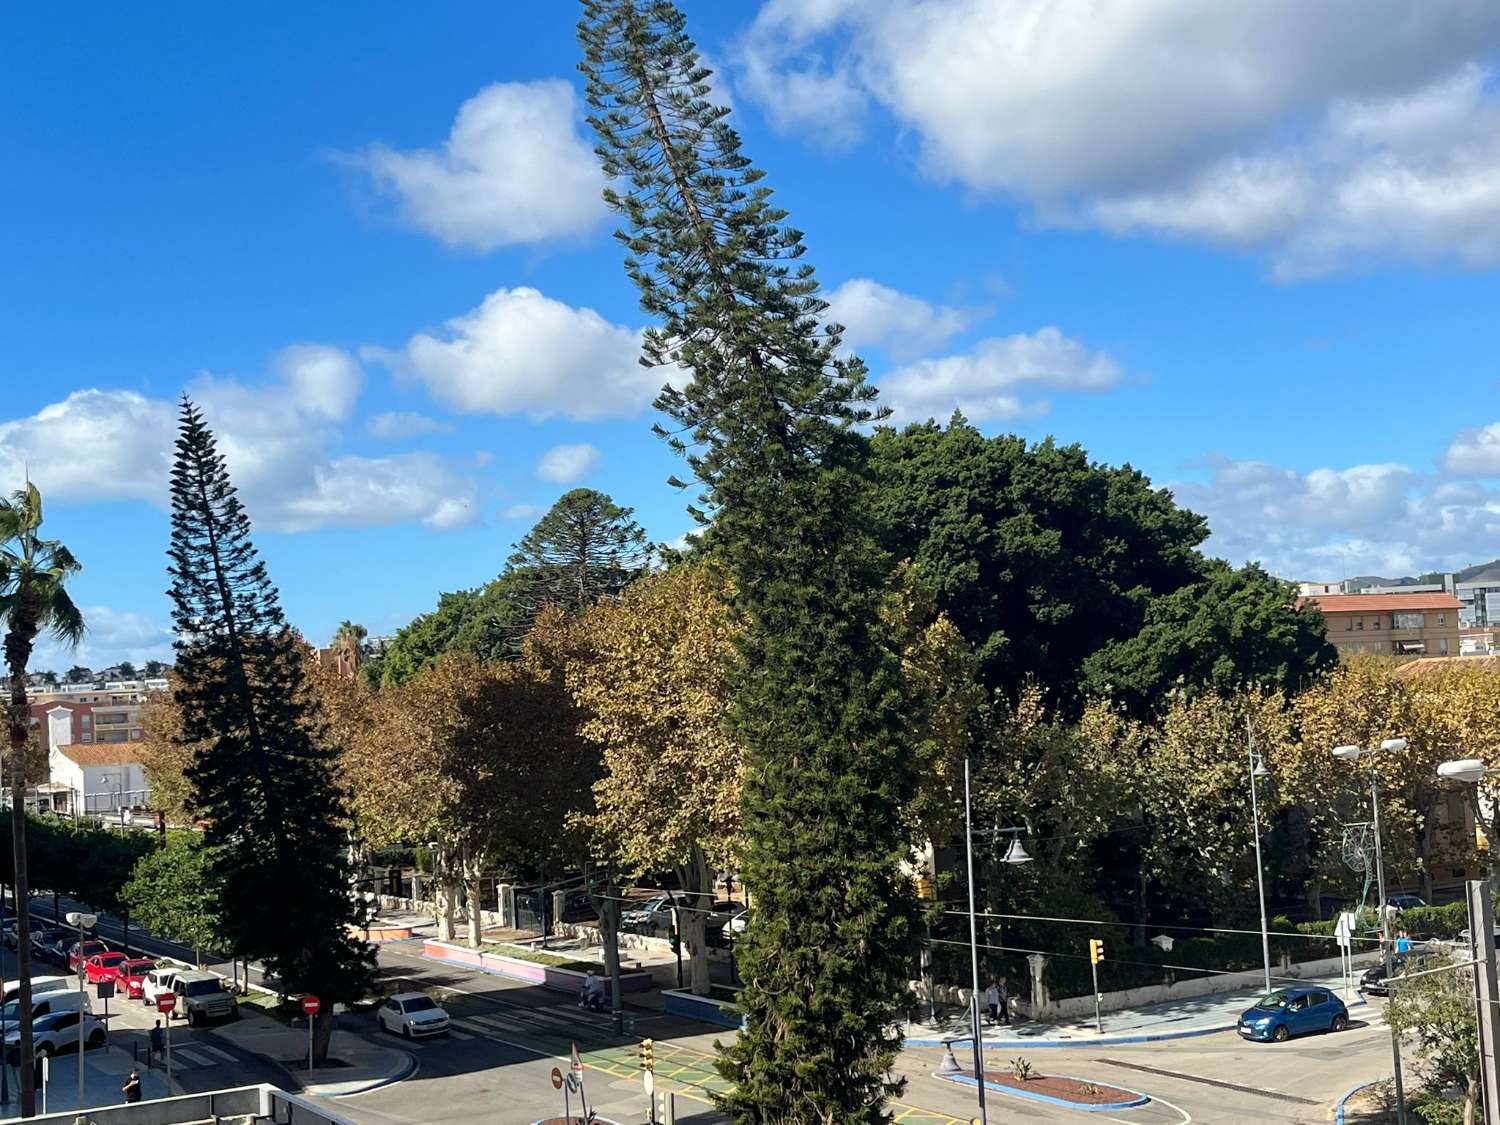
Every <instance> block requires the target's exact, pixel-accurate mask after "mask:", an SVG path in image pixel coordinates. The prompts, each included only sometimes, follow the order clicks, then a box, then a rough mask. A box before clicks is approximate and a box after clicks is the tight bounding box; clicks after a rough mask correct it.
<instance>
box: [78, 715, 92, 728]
mask: <svg viewBox="0 0 1500 1125" xmlns="http://www.w3.org/2000/svg"><path fill="white" fill-rule="evenodd" d="M93 722H94V717H93V716H92V715H79V716H78V723H79V725H80V726H81V727H83V729H84V730H88V729H89V727H90V726H91V725H93Z"/></svg>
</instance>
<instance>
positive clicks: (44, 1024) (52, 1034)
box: [5, 1010, 109, 1065]
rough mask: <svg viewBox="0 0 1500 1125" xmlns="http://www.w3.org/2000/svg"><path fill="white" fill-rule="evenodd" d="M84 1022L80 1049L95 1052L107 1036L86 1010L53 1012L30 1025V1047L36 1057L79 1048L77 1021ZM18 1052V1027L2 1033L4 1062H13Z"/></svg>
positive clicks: (60, 1053) (19, 1048) (19, 1039)
mask: <svg viewBox="0 0 1500 1125" xmlns="http://www.w3.org/2000/svg"><path fill="white" fill-rule="evenodd" d="M79 1020H82V1021H83V1049H84V1050H86V1051H94V1050H97V1049H98V1048H100V1047H102V1046H104V1043H105V1040H106V1039H108V1038H109V1037H108V1035H107V1034H106V1033H105V1031H104V1024H102V1023H100V1022H99V1021H98V1020H96V1019H95V1018H94V1017H93V1016H91V1015H89V1014H88V1013H87V1012H79V1011H76V1010H75V1011H68V1012H52V1013H51V1014H49V1015H45V1016H43V1017H41V1018H40V1019H38V1020H37V1021H36V1022H35V1023H33V1024H32V1025H31V1043H32V1050H33V1051H35V1052H36V1055H37V1057H38V1058H44V1059H45V1058H50V1057H52V1056H53V1055H65V1054H68V1053H69V1052H70V1051H76V1050H78V1021H79ZM20 1051H21V1030H20V1028H16V1029H15V1030H14V1031H11V1032H8V1033H7V1034H6V1036H5V1057H6V1061H8V1062H9V1063H11V1065H15V1061H16V1058H17V1056H18V1055H19V1054H20Z"/></svg>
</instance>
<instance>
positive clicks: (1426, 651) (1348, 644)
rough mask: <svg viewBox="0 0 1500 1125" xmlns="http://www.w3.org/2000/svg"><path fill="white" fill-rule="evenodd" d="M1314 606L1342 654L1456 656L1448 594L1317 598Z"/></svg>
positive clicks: (1454, 612) (1453, 609)
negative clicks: (1326, 624) (1326, 623)
mask: <svg viewBox="0 0 1500 1125" xmlns="http://www.w3.org/2000/svg"><path fill="white" fill-rule="evenodd" d="M1309 602H1311V603H1313V604H1314V605H1316V606H1317V607H1318V608H1319V609H1320V610H1322V611H1323V617H1324V619H1325V620H1326V621H1327V622H1328V639H1329V641H1330V642H1332V644H1333V646H1334V647H1335V648H1337V649H1338V650H1339V652H1340V654H1344V653H1350V652H1371V653H1380V654H1383V655H1385V656H1458V655H1459V653H1460V652H1461V651H1462V650H1461V646H1460V644H1459V636H1460V634H1459V616H1458V615H1459V610H1460V609H1461V608H1462V603H1461V602H1460V601H1459V600H1458V598H1456V597H1454V596H1453V595H1452V594H1449V593H1441V592H1429V593H1420V594H1410V593H1400V594H1398V593H1389V594H1319V595H1316V596H1313V597H1304V598H1298V599H1297V604H1298V606H1299V607H1300V606H1302V605H1305V604H1307V603H1309Z"/></svg>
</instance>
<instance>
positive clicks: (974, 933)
mask: <svg viewBox="0 0 1500 1125" xmlns="http://www.w3.org/2000/svg"><path fill="white" fill-rule="evenodd" d="M964 857H965V860H966V861H967V863H968V868H969V969H970V972H971V979H970V985H971V992H972V995H971V996H970V997H969V1018H970V1020H971V1021H972V1022H973V1025H974V1087H975V1089H976V1090H977V1091H978V1097H979V1118H978V1120H979V1125H989V1111H988V1110H987V1109H986V1108H985V1104H984V1026H983V1024H982V1023H981V1022H980V1015H979V1013H980V1006H979V929H978V924H977V923H976V922H975V912H974V818H973V804H972V801H971V800H970V795H969V759H968V758H965V759H964ZM1001 862H1002V863H1007V864H1012V865H1015V864H1021V863H1030V862H1031V856H1029V855H1027V854H1026V849H1025V848H1024V847H1023V846H1022V845H1021V839H1020V837H1019V836H1013V837H1012V838H1011V841H1010V847H1009V848H1008V849H1007V850H1006V853H1005V857H1004V858H1003V859H1002V860H1001Z"/></svg>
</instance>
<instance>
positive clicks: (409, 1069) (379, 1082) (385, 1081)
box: [304, 1047, 417, 1098]
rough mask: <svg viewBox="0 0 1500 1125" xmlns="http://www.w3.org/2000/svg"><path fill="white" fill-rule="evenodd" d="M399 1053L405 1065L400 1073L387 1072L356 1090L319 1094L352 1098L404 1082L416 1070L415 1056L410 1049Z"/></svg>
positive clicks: (329, 1096)
mask: <svg viewBox="0 0 1500 1125" xmlns="http://www.w3.org/2000/svg"><path fill="white" fill-rule="evenodd" d="M386 1050H388V1051H399V1048H397V1047H387V1048H386ZM400 1054H402V1055H403V1056H405V1058H406V1066H405V1067H403V1068H402V1070H401V1073H400V1074H388V1075H386V1076H385V1077H384V1078H378V1079H376V1080H375V1081H373V1082H371V1083H370V1084H369V1085H368V1086H361V1087H360V1088H359V1089H357V1090H340V1091H339V1092H338V1093H337V1094H323V1095H320V1096H322V1097H328V1098H352V1097H354V1096H355V1095H356V1094H368V1093H369V1092H370V1091H371V1090H378V1089H380V1088H381V1087H382V1086H394V1085H395V1084H396V1083H397V1082H405V1081H406V1080H407V1079H408V1078H410V1077H411V1076H412V1075H413V1074H415V1073H416V1072H417V1056H416V1055H414V1054H412V1053H411V1052H410V1051H400ZM304 1092H306V1091H304Z"/></svg>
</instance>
